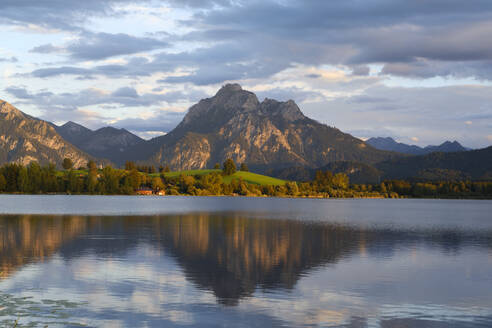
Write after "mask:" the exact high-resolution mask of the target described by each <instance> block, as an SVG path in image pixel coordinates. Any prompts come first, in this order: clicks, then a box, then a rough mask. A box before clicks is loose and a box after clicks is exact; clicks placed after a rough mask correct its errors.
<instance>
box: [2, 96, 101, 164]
mask: <svg viewBox="0 0 492 328" xmlns="http://www.w3.org/2000/svg"><path fill="white" fill-rule="evenodd" d="M64 158H69V159H71V160H72V162H73V164H74V166H75V167H79V166H85V165H86V164H87V162H88V161H89V160H90V159H93V158H92V157H91V156H90V155H88V154H86V153H85V152H83V151H82V150H80V149H78V148H77V147H76V146H74V145H73V144H71V143H70V142H68V141H66V140H65V139H64V138H63V137H62V136H60V135H59V134H58V133H57V132H56V130H55V128H54V127H53V126H52V124H51V123H49V122H47V121H44V120H41V119H39V118H35V117H32V116H30V115H28V114H25V113H23V112H22V111H20V110H19V109H17V108H16V107H14V106H13V105H11V104H10V103H8V102H6V101H4V100H0V163H9V162H15V163H19V164H22V165H28V164H29V163H30V162H32V161H37V162H39V163H41V164H48V163H55V164H56V165H58V166H61V163H62V161H63V159H64Z"/></svg>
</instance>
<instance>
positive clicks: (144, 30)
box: [0, 0, 492, 148]
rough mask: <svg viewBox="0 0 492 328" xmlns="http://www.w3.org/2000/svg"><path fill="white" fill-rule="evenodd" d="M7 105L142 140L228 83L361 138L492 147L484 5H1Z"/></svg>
mask: <svg viewBox="0 0 492 328" xmlns="http://www.w3.org/2000/svg"><path fill="white" fill-rule="evenodd" d="M0 13H1V14H0V31H1V32H0V41H1V42H0V74H1V79H0V99H3V100H5V101H8V102H10V103H12V104H13V105H15V106H16V107H18V108H19V109H20V110H22V111H24V112H26V113H28V114H30V115H33V116H36V117H40V118H42V119H45V120H48V121H51V122H54V123H56V124H63V123H65V122H67V121H74V122H77V123H80V124H82V125H84V126H87V127H89V128H92V129H97V128H100V127H103V126H107V125H112V126H115V127H118V128H126V129H127V130H129V131H132V132H134V133H136V134H138V135H139V136H141V137H144V138H151V137H155V136H158V135H161V134H164V133H167V132H169V131H170V130H172V129H173V128H174V127H175V126H176V125H177V124H178V123H179V122H180V121H181V119H182V118H183V116H184V115H185V113H186V111H187V109H188V108H189V107H190V106H191V105H193V104H194V103H196V102H198V101H199V100H200V99H202V98H206V97H210V96H213V95H214V94H215V93H216V92H217V90H218V89H219V88H220V87H221V86H222V85H224V84H226V83H231V82H233V83H240V84H241V85H242V86H243V89H246V90H250V91H253V92H255V93H256V94H257V95H258V97H259V99H260V101H261V100H263V98H265V97H269V98H274V99H278V100H289V99H293V100H294V101H296V102H297V104H298V105H299V107H300V108H301V110H302V111H303V112H304V114H305V115H307V116H309V117H311V118H313V119H316V120H318V121H320V122H322V123H325V124H327V125H330V126H335V127H337V128H339V129H341V130H342V131H344V132H348V133H351V134H353V135H354V136H356V137H359V138H369V137H376V136H381V137H393V138H395V139H396V140H398V141H401V142H405V143H411V144H417V145H421V146H424V145H428V144H440V143H442V142H444V141H445V140H451V141H453V140H458V141H459V142H461V143H462V144H463V145H465V146H467V147H472V148H482V147H487V146H490V145H492V41H491V40H492V37H491V36H492V1H490V0H467V1H463V0H459V1H458V0H425V1H423V0H330V1H323V0H247V1H246V0H162V1H155V0H84V1H79V0H1V1H0Z"/></svg>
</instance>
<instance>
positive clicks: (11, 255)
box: [0, 213, 492, 327]
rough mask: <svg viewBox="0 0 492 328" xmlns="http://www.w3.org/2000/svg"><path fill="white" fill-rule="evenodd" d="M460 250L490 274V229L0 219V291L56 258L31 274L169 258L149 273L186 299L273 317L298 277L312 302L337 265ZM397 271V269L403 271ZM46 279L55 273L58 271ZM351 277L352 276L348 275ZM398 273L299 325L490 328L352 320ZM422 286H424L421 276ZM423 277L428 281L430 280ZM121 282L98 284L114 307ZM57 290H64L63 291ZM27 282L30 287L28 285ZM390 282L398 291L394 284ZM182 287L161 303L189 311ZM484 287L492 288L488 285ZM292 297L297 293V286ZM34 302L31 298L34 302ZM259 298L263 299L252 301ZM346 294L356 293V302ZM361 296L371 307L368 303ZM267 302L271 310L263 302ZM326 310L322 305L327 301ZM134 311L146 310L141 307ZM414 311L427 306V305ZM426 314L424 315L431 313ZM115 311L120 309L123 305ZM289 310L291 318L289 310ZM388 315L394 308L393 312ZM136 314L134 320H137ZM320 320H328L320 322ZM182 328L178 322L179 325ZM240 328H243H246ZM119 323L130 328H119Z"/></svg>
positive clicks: (129, 291)
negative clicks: (173, 277)
mask: <svg viewBox="0 0 492 328" xmlns="http://www.w3.org/2000/svg"><path fill="white" fill-rule="evenodd" d="M464 248H467V249H472V250H476V251H477V252H478V253H484V254H487V253H488V254H489V255H488V261H489V263H488V265H486V266H484V268H483V269H482V270H483V272H482V273H481V274H483V275H486V274H488V273H490V271H487V270H490V268H491V265H490V258H491V257H490V256H491V254H492V234H491V233H490V231H483V232H482V233H477V232H467V231H459V230H458V231H457V230H446V229H444V230H443V229H421V230H417V229H413V230H412V229H407V230H399V229H391V228H373V227H364V226H360V225H359V226H356V225H352V226H350V225H341V224H333V223H326V222H325V223H321V222H302V221H295V220H282V219H266V218H250V217H247V216H246V217H245V216H243V215H241V214H239V213H221V214H210V213H195V214H188V215H167V216H145V217H142V216H135V217H131V216H128V217H104V216H101V217H96V216H87V217H83V216H0V254H1V256H0V271H1V279H0V283H2V282H4V283H6V286H9V285H8V282H9V280H10V279H12V281H15V282H16V283H18V282H19V281H20V285H19V284H17V288H14V287H11V288H10V289H11V291H10V292H11V293H13V292H16V291H17V292H21V291H23V287H26V286H22V279H21V278H18V277H17V273H20V272H22V270H23V268H24V267H28V266H31V267H36V266H37V265H41V264H43V263H45V264H49V263H50V261H51V260H52V259H53V260H54V259H55V258H56V259H60V260H61V263H62V264H59V263H58V262H57V263H58V264H56V266H55V265H53V268H50V266H49V265H48V267H46V268H39V270H41V272H42V273H43V274H50V273H53V272H50V270H55V268H56V267H60V265H64V266H68V267H71V269H70V270H75V271H77V270H78V269H81V268H82V269H81V272H82V271H84V270H88V271H90V273H89V276H90V274H93V272H94V271H96V270H98V269H97V268H101V266H104V265H108V263H114V262H117V263H118V265H119V269H118V270H119V271H118V270H116V271H115V272H116V273H114V274H118V272H122V271H125V270H128V271H132V270H134V269H135V268H136V263H135V262H138V264H141V263H142V261H143V262H144V263H145V265H146V266H147V267H151V268H152V267H158V266H159V263H158V262H159V261H161V260H160V259H163V258H167V263H169V262H171V263H174V265H176V264H177V268H178V269H176V268H174V269H172V270H171V269H169V264H166V265H167V266H163V267H158V269H157V271H158V270H161V271H164V272H162V273H163V274H165V273H166V272H165V270H170V271H173V272H174V273H175V272H176V270H178V271H179V272H181V275H182V276H184V277H185V278H186V281H188V282H191V283H192V286H194V287H195V288H196V289H197V291H194V292H193V295H199V294H200V291H203V292H204V293H209V292H212V293H213V295H214V296H215V300H216V302H217V303H216V305H215V306H218V307H219V309H220V308H221V307H222V306H225V308H228V307H231V308H237V307H239V306H240V305H241V301H242V300H244V301H245V305H244V306H246V307H251V306H253V304H254V303H261V302H263V303H264V304H263V305H262V307H263V308H264V309H267V310H268V308H269V307H272V311H273V308H275V306H276V305H275V300H274V299H275V297H280V300H279V306H280V304H281V303H282V301H286V300H289V299H291V298H295V297H297V296H298V292H296V286H297V285H298V283H299V281H300V280H301V278H303V277H306V280H309V279H315V278H316V277H317V278H316V279H318V280H317V281H316V280H314V284H315V286H314V287H313V286H311V287H309V288H310V290H311V291H314V292H320V297H322V296H323V295H325V294H322V293H321V292H324V291H331V292H332V293H334V290H335V291H336V290H338V288H341V287H340V286H338V285H336V284H340V283H341V282H344V280H343V278H341V277H340V275H335V273H336V271H337V263H339V262H341V261H344V260H347V261H348V260H350V259H351V258H352V257H355V258H358V259H360V261H361V263H362V262H363V264H364V265H360V269H361V270H363V269H364V268H365V267H368V264H367V263H365V262H368V261H369V260H368V259H372V260H374V261H378V259H379V260H385V259H389V260H392V261H398V260H401V259H399V258H396V256H395V252H400V251H401V250H405V252H407V253H405V254H408V256H410V257H411V256H412V252H414V251H416V250H419V249H420V250H422V249H423V250H424V251H425V250H432V251H433V252H435V251H437V252H438V254H442V255H443V256H445V255H448V256H459V254H460V252H461V251H462V249H464ZM142 249H145V251H142ZM135 252H137V253H138V254H140V253H141V254H140V255H139V256H135V255H130V254H135ZM139 252H140V253H139ZM146 252H147V253H148V252H151V253H152V256H151V257H149V259H150V258H152V260H146V257H145V256H146V254H147V253H146ZM142 254H143V255H142ZM156 254H157V255H156ZM84 261H85V262H84ZM91 261H92V262H94V261H95V262H96V263H97V265H94V266H92V267H91V266H90V265H89V264H90V263H92V262H91ZM153 261H157V262H153ZM55 262H56V261H55ZM88 263H89V264H88ZM381 263H384V262H381ZM407 264H408V263H403V264H401V265H402V266H405V265H407ZM464 265H465V264H464ZM83 268H86V269H83ZM351 268H352V269H355V270H357V269H358V268H357V265H352V267H351ZM326 270H328V271H326ZM330 270H331V271H330ZM110 271H111V269H107V271H105V274H108V272H110ZM320 272H328V273H330V272H332V274H333V275H334V276H333V277H332V278H333V280H330V279H329V278H330V277H328V276H327V277H325V278H323V274H321V273H320ZM402 272H405V271H404V270H403V271H402ZM442 273H443V277H444V276H445V275H446V274H447V272H442ZM53 274H56V272H54V273H53ZM75 274H77V272H75ZM320 274H321V276H320ZM350 274H353V273H352V272H351V273H350ZM367 274H368V275H370V274H371V272H367ZM397 274H398V273H395V274H394V275H395V276H393V275H392V273H391V272H387V275H388V276H387V277H374V278H373V280H374V281H373V282H372V284H369V283H368V284H367V286H364V288H362V287H361V286H355V287H353V288H351V289H350V290H349V291H344V292H346V294H345V295H340V294H338V295H336V296H337V297H338V298H340V296H344V297H345V300H344V301H343V302H342V303H343V304H345V305H338V306H339V307H341V308H342V310H343V307H344V306H346V307H347V308H348V309H346V310H345V313H342V314H343V315H342V314H340V309H338V310H336V309H334V310H333V311H334V312H333V313H332V312H330V311H331V310H329V309H324V310H323V311H325V312H323V311H321V312H320V313H321V314H320V313H317V317H316V318H311V317H309V315H308V314H307V313H303V314H301V317H302V319H299V320H300V323H309V322H311V324H315V325H327V326H328V325H335V326H345V327H366V326H371V320H374V317H378V319H377V320H378V326H381V327H414V326H415V327H418V326H419V324H420V325H422V324H424V326H430V327H472V326H477V324H480V323H483V324H484V325H488V324H490V323H492V321H491V319H490V315H491V313H485V312H483V311H481V312H480V311H479V313H480V315H477V316H476V317H474V316H472V317H471V318H468V319H467V320H468V321H467V320H462V321H460V320H461V319H458V321H453V320H455V319H456V318H448V317H446V315H445V314H439V316H437V317H436V318H432V315H433V314H434V315H436V314H435V313H437V312H439V310H436V309H433V310H431V311H428V312H426V309H424V310H422V309H420V310H419V311H421V312H422V313H423V314H425V315H428V316H431V318H430V320H431V321H429V322H426V321H423V320H424V319H426V318H423V317H418V316H417V317H414V316H413V315H410V314H408V316H406V317H405V316H404V317H399V316H398V315H395V316H394V317H393V316H390V315H388V317H383V316H381V314H380V313H381V311H382V309H384V306H386V305H387V304H380V306H379V308H377V307H378V306H377V305H376V304H372V305H371V308H373V310H374V309H375V308H377V309H376V310H377V312H379V314H378V313H369V312H370V309H367V311H369V312H367V313H365V316H362V315H363V314H364V313H362V315H361V311H360V308H363V307H364V305H362V306H360V305H355V306H356V307H358V309H359V311H358V312H357V314H354V313H350V311H349V308H350V306H352V305H353V304H352V305H351V304H350V303H351V302H352V301H353V300H357V301H358V302H362V301H361V300H360V298H364V297H365V296H367V295H365V294H364V293H373V294H374V295H371V297H372V296H374V297H375V298H374V299H375V300H376V299H381V298H382V299H384V297H386V296H385V295H383V296H381V295H379V294H378V293H381V294H385V293H392V292H394V291H395V289H394V288H406V287H405V279H403V278H402V277H399V276H397ZM342 276H343V272H342ZM83 277H84V276H83V275H81V276H80V277H77V279H74V281H75V282H76V283H80V280H83V281H82V282H83V284H82V285H81V286H84V284H88V285H90V284H93V283H95V282H94V280H93V279H94V276H91V279H92V280H91V279H85V280H84V278H83ZM308 278H309V279H308ZM422 278H423V279H425V278H426V277H422ZM430 278H432V279H434V278H435V277H430ZM482 278H483V276H482ZM26 279H28V278H26ZM63 279H65V278H64V277H62V278H61V280H60V281H58V282H56V283H55V282H52V281H51V282H50V283H49V284H48V285H47V286H46V288H55V287H56V288H57V289H63V288H66V289H67V290H68V292H67V294H66V295H65V296H70V292H69V290H70V288H77V287H76V286H75V287H74V286H72V285H71V284H72V283H74V281H68V280H67V281H64V280H63ZM67 279H68V278H67ZM146 279H149V280H150V284H151V285H152V284H154V285H153V286H147V287H146V288H157V289H158V288H159V287H158V284H159V280H158V279H155V278H154V277H150V278H146ZM160 279H161V278H160ZM349 279H350V278H349V277H348V276H347V281H345V282H346V283H347V284H354V281H349ZM378 279H380V280H378ZM443 279H445V278H443ZM483 279H487V278H483ZM123 281H124V284H122V283H119V285H118V284H115V285H114V286H113V285H112V284H113V281H112V278H111V277H110V278H105V280H104V283H105V284H106V286H112V287H111V288H108V289H109V291H108V293H109V292H111V290H113V294H114V295H119V296H120V297H121V298H122V299H126V298H130V297H132V295H133V296H134V295H135V293H136V289H137V288H138V287H136V286H137V284H138V281H137V282H135V281H131V279H126V280H123ZM465 282H466V281H465ZM488 282H492V280H490V278H489V280H488ZM65 283H66V284H67V286H64V284H65ZM311 283H313V281H311ZM485 283H487V281H485ZM25 284H29V279H28V282H25ZM132 284H133V285H132ZM316 284H318V285H316ZM392 284H393V285H394V286H391V288H390V287H389V285H392ZM398 284H400V285H401V286H398ZM378 285H379V287H380V288H379V289H378ZM0 286H2V285H0ZM180 286H181V285H180V284H179V283H178V284H177V286H174V287H173V288H174V289H172V290H167V294H166V295H168V297H169V295H174V297H181V301H180V302H181V303H182V305H184V306H187V305H190V304H188V300H187V299H186V297H187V296H186V294H185V296H182V295H181V294H182V293H181V292H180V291H179V288H180ZM181 287H182V286H181ZM490 287H491V288H492V284H491V285H490ZM39 288H44V286H43V284H42V283H40V284H39ZM6 289H8V288H6ZM300 289H301V290H302V288H300ZM407 292H408V297H403V300H398V301H402V304H406V303H405V302H407V303H412V302H413V300H412V299H411V298H412V296H411V295H412V293H414V292H415V291H407ZM73 293H74V294H76V296H77V298H78V300H81V299H82V300H83V299H84V289H83V288H79V289H78V290H77V293H75V292H73ZM88 293H89V292H88ZM357 293H358V294H357ZM421 293H422V294H425V290H422V291H421ZM459 293H460V292H459V291H457V294H455V295H453V294H451V296H453V297H459V296H460V294H459ZM35 294H36V293H34V296H36V295H35ZM260 294H261V295H263V296H261V297H259V296H258V297H257V296H256V295H260ZM270 294H271V295H273V296H271V297H273V299H272V298H269V295H270ZM276 294H278V295H281V296H278V295H276ZM114 295H113V296H114ZM179 295H181V296H179ZM326 295H328V294H326ZM326 295H325V296H324V297H326ZM353 295H356V297H354V296H353ZM183 297H184V299H183ZM333 297H335V296H333ZM378 297H379V298H378ZM477 297H479V298H480V297H482V299H481V300H482V301H484V302H490V303H488V305H492V297H489V298H483V297H484V296H483V295H477ZM367 298H368V299H370V297H369V296H367ZM416 298H417V300H421V299H422V297H421V295H420V296H419V297H416ZM424 299H425V297H424ZM248 300H249V301H248ZM390 300H391V298H390ZM69 301H70V300H69ZM120 301H121V300H120ZM160 301H161V302H163V304H164V303H166V302H169V300H167V301H162V299H161V300H160ZM272 301H273V303H271V302H272ZM298 301H299V302H302V301H303V300H302V299H300V300H298ZM454 301H456V300H453V302H454ZM155 302H157V303H158V302H159V300H155ZM344 302H345V303H344ZM137 303H138V302H137ZM458 303H460V306H462V307H463V308H464V311H466V310H467V306H468V304H466V299H464V300H463V302H458ZM118 304H120V303H118V302H116V303H115V307H116V308H117V307H118ZM327 304H330V302H328V303H327ZM141 305H142V306H144V304H143V303H142V304H141ZM393 305H394V304H393ZM421 305H422V306H424V307H425V306H426V304H421ZM427 305H428V304H427ZM472 305H473V306H474V307H476V305H477V304H475V303H474V304H472ZM155 306H156V307H157V309H155V311H153V312H152V315H153V317H152V318H153V319H150V318H147V317H140V318H141V319H142V320H147V321H148V322H150V323H153V324H151V326H152V325H155V326H157V325H158V324H157V323H158V322H160V321H159V320H157V319H156V317H155V316H158V314H159V312H160V311H164V310H162V309H161V308H160V304H155ZM453 306H454V305H453ZM335 307H336V306H334V308H335ZM409 307H411V306H410V305H408V304H407V305H405V306H403V308H400V313H404V311H405V309H407V308H409ZM485 308H486V307H485ZM428 309H432V307H429V308H428ZM116 310H118V311H122V312H124V311H125V309H124V307H122V308H121V309H115V311H116ZM376 310H375V311H376ZM87 311H88V310H87ZM201 311H203V309H202V310H201ZM216 311H219V310H216ZM293 311H294V312H295V309H293ZM337 311H338V312H337ZM393 311H395V310H394V309H393ZM440 311H447V310H446V309H443V310H440ZM127 312H128V311H127ZM266 312H267V313H266V314H265V315H270V314H269V313H268V311H266ZM273 312H275V311H273ZM342 312H343V311H342ZM362 312H363V311H362ZM390 312H391V311H389V312H388V313H390ZM410 312H411V311H410ZM417 312H418V311H417ZM80 313H86V316H88V317H89V318H91V319H93V320H96V321H95V322H98V321H97V320H98V319H97V318H98V313H97V312H90V311H88V312H84V311H82V312H80ZM323 313H324V314H323ZM334 313H336V315H335V314H334ZM134 315H135V317H136V318H139V317H138V315H137V314H136V313H134ZM323 315H324V317H323ZM340 315H342V317H343V318H344V319H343V320H342V319H340V322H338V323H336V322H335V323H336V324H334V323H333V322H331V321H332V320H334V319H333V318H332V317H333V316H335V317H336V316H340ZM359 316H360V317H359ZM308 317H309V318H308ZM326 317H330V318H331V319H329V320H327V319H326ZM371 317H372V319H371ZM1 318H2V314H1V312H0V321H1ZM323 318H324V319H323ZM439 318H440V319H439ZM477 318H479V319H477ZM161 319H162V318H161ZM253 319H254V318H253ZM253 319H252V320H253ZM256 319H257V320H258V323H259V322H262V323H263V324H264V323H265V322H264V321H261V320H260V319H258V318H256ZM284 319H285V318H282V317H280V318H279V317H278V316H276V317H275V320H273V319H269V320H271V321H268V325H277V324H278V325H284V324H286V325H289V324H291V323H290V322H283V321H282V320H284ZM427 319H429V318H427ZM427 319H426V320H427ZM475 319H477V320H475ZM152 320H157V321H152ZM262 320H263V319H262ZM292 320H294V319H292ZM323 320H327V321H323ZM84 322H85V321H84ZM89 322H91V321H89ZM182 323H183V322H182ZM184 323H186V320H185V321H184ZM188 323H191V322H188ZM246 323H248V322H247V321H246ZM251 323H253V322H251ZM441 323H442V325H441ZM195 324H196V322H195ZM89 325H91V324H89ZM96 325H97V324H96ZM124 325H129V324H128V322H126V323H124ZM293 325H294V326H296V325H298V324H296V323H294V324H293Z"/></svg>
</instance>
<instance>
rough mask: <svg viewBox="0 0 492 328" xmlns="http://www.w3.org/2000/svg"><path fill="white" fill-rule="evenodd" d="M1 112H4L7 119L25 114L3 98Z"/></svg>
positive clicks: (0, 106)
mask: <svg viewBox="0 0 492 328" xmlns="http://www.w3.org/2000/svg"><path fill="white" fill-rule="evenodd" d="M0 113H1V114H3V115H4V116H5V118H6V119H11V118H14V117H17V118H22V117H23V116H24V115H23V113H22V112H21V111H20V110H18V109H17V108H15V107H14V106H12V105H11V104H9V103H8V102H6V101H3V100H1V99H0Z"/></svg>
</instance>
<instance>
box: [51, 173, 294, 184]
mask: <svg viewBox="0 0 492 328" xmlns="http://www.w3.org/2000/svg"><path fill="white" fill-rule="evenodd" d="M74 172H75V173H76V174H81V175H87V170H74ZM212 172H217V173H221V172H222V170H189V171H174V172H167V173H164V174H165V176H166V177H169V178H176V177H178V176H179V175H180V174H182V175H195V176H196V175H205V174H209V173H212ZM63 174H65V172H64V171H58V172H57V175H58V176H62V175H63ZM141 174H145V173H141ZM148 175H149V176H151V177H159V176H160V173H152V174H148ZM239 178H242V179H243V180H244V181H246V182H248V183H253V184H257V185H262V186H265V185H272V186H280V185H284V184H285V182H286V181H285V180H280V179H277V178H272V177H269V176H266V175H261V174H256V173H253V172H243V171H237V172H236V173H234V174H233V175H229V176H225V177H223V178H222V181H223V182H224V183H231V181H232V180H234V179H239Z"/></svg>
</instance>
